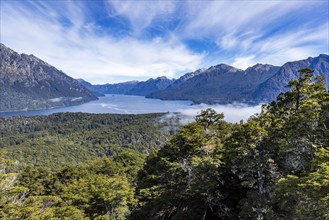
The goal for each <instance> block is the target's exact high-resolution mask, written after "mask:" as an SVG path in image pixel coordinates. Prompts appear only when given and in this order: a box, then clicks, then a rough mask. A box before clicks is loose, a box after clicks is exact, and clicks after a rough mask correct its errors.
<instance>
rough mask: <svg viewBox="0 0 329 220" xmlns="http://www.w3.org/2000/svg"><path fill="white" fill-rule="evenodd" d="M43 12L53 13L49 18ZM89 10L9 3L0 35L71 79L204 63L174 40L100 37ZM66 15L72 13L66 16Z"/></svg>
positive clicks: (169, 71)
mask: <svg viewBox="0 0 329 220" xmlns="http://www.w3.org/2000/svg"><path fill="white" fill-rule="evenodd" d="M31 7H33V8H34V10H31ZM44 10H46V11H47V14H50V16H45V13H46V12H45V11H44ZM84 10H85V9H84V7H83V6H80V5H76V4H73V2H70V4H68V5H67V7H64V10H63V11H60V12H59V11H57V10H56V8H54V7H50V6H49V5H47V6H44V3H43V2H40V4H36V3H33V5H32V6H30V5H29V7H27V6H25V5H14V4H11V3H9V2H5V3H4V4H3V7H2V11H1V14H2V18H3V19H2V24H1V37H2V39H3V42H4V43H5V44H6V45H9V46H10V45H14V46H15V47H14V48H13V49H15V50H17V51H18V52H27V53H33V54H35V55H36V56H38V57H40V58H41V59H44V60H45V61H47V62H48V63H50V64H52V65H54V66H56V67H57V68H59V69H61V70H63V71H64V72H66V73H67V74H69V75H70V76H72V77H75V78H84V79H86V80H89V81H91V82H93V83H106V82H111V81H115V80H118V78H119V79H120V77H125V78H127V77H131V78H141V79H146V78H149V77H157V76H159V75H165V76H168V77H173V76H174V75H175V73H176V72H177V71H191V70H194V69H195V68H197V67H198V66H199V65H200V62H201V60H202V58H203V54H198V53H194V52H192V51H190V50H189V49H188V48H187V47H186V46H185V45H184V44H182V43H181V42H180V41H177V39H175V38H167V39H162V38H154V39H152V40H151V41H144V40H143V39H138V38H134V37H131V36H125V37H123V38H121V39H117V38H115V37H112V36H110V35H107V36H102V35H101V36H100V35H98V34H97V33H95V32H94V29H93V28H90V27H89V26H88V25H87V24H88V23H87V21H86V17H85V12H84ZM66 13H67V14H69V16H63V15H65V14H66Z"/></svg>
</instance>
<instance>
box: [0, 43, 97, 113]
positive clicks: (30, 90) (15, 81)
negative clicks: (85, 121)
mask: <svg viewBox="0 0 329 220" xmlns="http://www.w3.org/2000/svg"><path fill="white" fill-rule="evenodd" d="M95 99H97V97H96V96H95V95H94V94H93V93H92V92H91V91H89V90H88V89H86V88H85V87H83V86H82V85H81V84H80V83H79V82H78V81H77V80H75V79H73V78H71V77H69V76H67V75H66V74H65V73H63V72H62V71H59V70H57V69H56V68H55V67H53V66H51V65H49V64H47V63H46V62H44V61H42V60H40V59H38V58H37V57H35V56H33V55H26V54H18V53H16V52H15V51H13V50H11V49H9V48H7V47H6V46H5V45H3V44H0V100H1V102H0V111H15V110H23V109H24V110H32V109H45V108H53V107H60V106H69V105H76V104H81V103H84V102H88V101H91V100H95Z"/></svg>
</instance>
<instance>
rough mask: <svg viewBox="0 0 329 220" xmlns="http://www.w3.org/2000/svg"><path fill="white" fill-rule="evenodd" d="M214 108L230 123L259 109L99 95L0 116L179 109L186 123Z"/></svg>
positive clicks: (126, 112)
mask: <svg viewBox="0 0 329 220" xmlns="http://www.w3.org/2000/svg"><path fill="white" fill-rule="evenodd" d="M206 108H213V109H215V110H216V111H217V112H218V113H220V112H224V115H225V119H226V120H227V121H229V122H239V121H240V120H246V119H248V118H249V116H251V115H253V114H254V113H257V112H260V106H247V105H242V104H234V105H206V104H198V105H192V102H191V101H171V100H160V99H147V98H145V97H143V96H128V95H112V94H107V95H106V96H103V97H99V100H95V101H91V102H88V103H84V104H82V105H76V106H69V107H62V108H53V109H45V110H32V111H17V112H1V113H0V116H5V117H7V116H33V115H49V114H53V113H58V112H85V113H112V114H144V113H157V112H170V113H172V112H179V113H181V115H182V117H183V118H184V120H185V121H186V122H189V121H192V120H193V118H194V116H195V115H196V114H198V113H200V111H201V109H206Z"/></svg>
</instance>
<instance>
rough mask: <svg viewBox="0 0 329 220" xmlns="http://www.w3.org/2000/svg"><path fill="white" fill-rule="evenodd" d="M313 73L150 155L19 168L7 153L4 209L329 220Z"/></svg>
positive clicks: (323, 98)
mask: <svg viewBox="0 0 329 220" xmlns="http://www.w3.org/2000/svg"><path fill="white" fill-rule="evenodd" d="M311 73H312V70H310V69H302V70H301V71H300V74H301V76H300V78H299V79H298V80H296V81H292V82H291V83H290V84H289V85H288V86H289V87H290V91H288V92H286V93H282V94H280V95H279V96H278V98H277V101H275V102H272V103H270V104H268V105H264V106H263V109H262V112H261V113H260V114H259V115H256V116H253V117H251V118H250V119H249V120H248V121H247V122H246V123H242V122H241V123H240V124H230V123H227V122H225V121H224V119H223V115H222V114H217V113H216V112H215V111H213V110H211V109H207V110H205V111H202V112H201V114H200V115H198V116H197V117H196V122H194V123H191V124H188V125H186V126H184V127H183V128H182V129H181V131H180V132H179V133H178V134H176V135H175V136H174V137H173V138H172V139H171V140H170V141H168V142H167V143H166V144H165V146H164V147H163V148H161V149H160V150H153V151H150V152H149V154H148V156H146V155H144V154H140V153H137V152H135V151H124V152H122V153H120V154H117V155H115V156H114V157H112V158H106V157H105V158H99V159H96V160H94V161H90V162H88V163H87V164H85V165H78V166H66V167H62V168H60V169H56V170H52V171H51V170H48V169H44V168H41V167H26V168H25V169H24V170H22V171H20V172H19V173H13V172H11V171H10V170H8V166H9V164H11V163H13V161H10V160H8V159H4V157H3V156H2V157H0V158H2V159H1V161H0V166H1V167H0V168H1V169H0V170H1V173H0V187H1V188H0V198H1V200H0V210H1V211H0V217H2V218H5V219H329V209H328V207H329V178H328V177H329V130H328V126H329V93H328V92H327V91H326V87H325V84H324V79H323V78H321V77H317V78H315V79H313V78H312V74H311ZM4 137H5V135H4ZM6 140H9V139H6ZM9 167H10V166H9Z"/></svg>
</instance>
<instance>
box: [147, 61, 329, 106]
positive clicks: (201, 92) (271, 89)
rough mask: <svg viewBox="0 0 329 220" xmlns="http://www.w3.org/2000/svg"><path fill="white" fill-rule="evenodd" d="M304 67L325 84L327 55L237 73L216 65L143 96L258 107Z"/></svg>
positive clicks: (274, 95)
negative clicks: (280, 65) (256, 105)
mask: <svg viewBox="0 0 329 220" xmlns="http://www.w3.org/2000/svg"><path fill="white" fill-rule="evenodd" d="M306 67H310V68H312V69H314V74H315V75H319V74H324V75H325V77H326V80H327V84H328V85H329V56H328V55H325V54H321V55H319V56H318V57H315V58H312V57H310V58H308V59H306V60H300V61H295V62H288V63H286V64H284V65H283V66H282V67H278V66H272V65H269V64H256V65H254V66H252V67H249V68H248V69H246V70H240V69H236V68H234V67H232V66H228V65H225V64H220V65H217V66H212V67H210V68H208V69H202V70H197V71H195V72H193V73H187V74H185V75H184V76H182V77H181V78H179V79H178V80H176V81H175V82H174V83H173V84H172V85H171V86H168V87H167V88H166V89H164V90H162V91H158V92H154V93H152V94H150V95H149V96H147V97H149V98H160V99H167V100H192V101H193V102H195V103H209V104H215V103H219V104H227V103H233V102H243V103H248V104H259V103H262V102H269V101H272V100H273V99H274V98H275V97H276V96H277V95H278V94H279V93H280V92H283V91H286V89H287V88H286V87H285V86H286V85H287V84H288V83H289V81H290V80H292V79H297V78H298V76H299V75H298V70H299V69H301V68H306Z"/></svg>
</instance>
